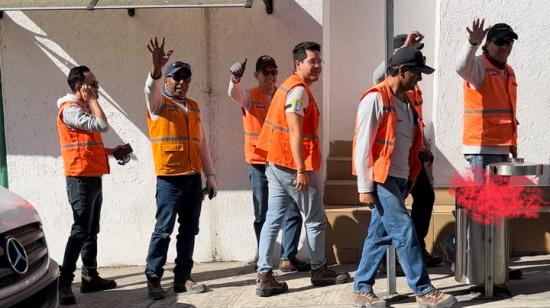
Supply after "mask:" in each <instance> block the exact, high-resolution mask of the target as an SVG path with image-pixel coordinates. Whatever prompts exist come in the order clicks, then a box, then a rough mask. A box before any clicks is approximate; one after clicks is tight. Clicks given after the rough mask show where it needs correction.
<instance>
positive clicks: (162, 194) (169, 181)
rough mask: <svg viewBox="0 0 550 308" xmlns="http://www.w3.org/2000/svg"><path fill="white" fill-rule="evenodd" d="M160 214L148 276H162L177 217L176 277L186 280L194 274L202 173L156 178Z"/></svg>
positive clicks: (147, 261) (156, 225) (147, 267)
mask: <svg viewBox="0 0 550 308" xmlns="http://www.w3.org/2000/svg"><path fill="white" fill-rule="evenodd" d="M156 197H157V214H156V220H157V222H156V224H155V230H154V231H153V234H152V235H151V242H150V244H149V252H148V253H147V260H146V266H145V275H146V276H147V277H148V278H161V277H162V274H163V273H164V269H163V267H164V264H165V263H166V254H167V252H168V245H169V244H170V235H171V234H172V231H173V230H174V225H175V223H176V216H177V218H178V224H179V227H178V235H177V236H176V252H177V257H176V267H174V279H178V280H184V279H187V278H189V276H190V275H191V269H192V268H193V250H194V249H195V236H196V235H197V234H199V218H200V214H201V205H202V198H203V195H202V180H201V176H200V174H193V175H179V176H158V177H157V195H156Z"/></svg>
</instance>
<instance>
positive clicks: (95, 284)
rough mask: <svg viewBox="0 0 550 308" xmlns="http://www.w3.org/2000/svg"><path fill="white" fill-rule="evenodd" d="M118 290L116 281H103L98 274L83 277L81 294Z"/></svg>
mask: <svg viewBox="0 0 550 308" xmlns="http://www.w3.org/2000/svg"><path fill="white" fill-rule="evenodd" d="M114 288H116V281H114V280H111V279H103V278H101V277H99V275H98V274H95V275H91V276H88V275H82V284H81V285H80V292H81V293H90V292H97V291H103V290H109V289H114Z"/></svg>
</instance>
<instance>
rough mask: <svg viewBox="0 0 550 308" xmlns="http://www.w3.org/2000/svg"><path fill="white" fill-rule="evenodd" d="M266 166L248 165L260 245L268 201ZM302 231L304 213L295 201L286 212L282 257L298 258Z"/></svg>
mask: <svg viewBox="0 0 550 308" xmlns="http://www.w3.org/2000/svg"><path fill="white" fill-rule="evenodd" d="M265 166H266V165H261V164H251V165H248V178H249V179H250V184H251V185H252V200H253V203H254V232H255V233H256V243H257V244H258V247H259V245H260V233H261V232H262V226H263V225H264V222H265V217H266V214H267V203H268V184H267V183H268V182H267V177H266V176H265ZM301 232H302V215H301V214H300V209H299V208H298V206H297V205H296V203H293V204H292V205H290V206H289V207H288V208H287V210H286V213H285V223H284V227H283V239H282V243H281V259H283V260H294V259H296V255H297V254H298V242H299V241H300V233H301Z"/></svg>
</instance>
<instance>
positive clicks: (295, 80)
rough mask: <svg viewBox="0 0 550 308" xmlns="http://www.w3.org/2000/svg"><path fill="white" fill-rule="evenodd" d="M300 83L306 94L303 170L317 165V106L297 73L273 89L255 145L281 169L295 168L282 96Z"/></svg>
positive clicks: (260, 152)
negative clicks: (273, 92) (271, 98)
mask: <svg viewBox="0 0 550 308" xmlns="http://www.w3.org/2000/svg"><path fill="white" fill-rule="evenodd" d="M297 86H302V87H304V88H305V89H306V93H307V95H308V96H309V105H308V107H307V108H306V111H305V115H304V123H303V127H302V129H303V132H302V133H303V142H302V145H303V149H304V152H303V159H304V163H305V169H306V171H316V170H319V169H320V167H321V150H320V148H319V135H318V129H319V108H318V107H317V103H316V102H315V98H314V97H313V94H312V93H311V90H310V89H309V87H308V86H307V85H306V83H305V81H304V80H303V79H302V78H301V77H299V76H298V75H292V76H290V77H289V78H288V79H287V80H285V82H283V84H281V86H280V87H279V88H277V91H275V95H274V96H273V100H272V101H271V105H270V106H269V110H268V112H267V116H266V119H265V122H264V126H263V127H262V131H261V133H260V137H259V138H258V143H257V144H256V150H255V152H256V153H257V154H259V155H260V156H262V157H264V158H266V160H267V161H268V162H271V163H273V164H276V165H278V166H282V167H285V168H289V169H293V170H297V169H298V168H297V166H296V163H295V162H294V157H293V156H292V151H291V149H290V136H289V133H288V123H287V122H286V111H285V105H286V97H287V94H288V92H289V91H290V90H291V89H293V88H294V87H297Z"/></svg>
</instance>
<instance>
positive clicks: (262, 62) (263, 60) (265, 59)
mask: <svg viewBox="0 0 550 308" xmlns="http://www.w3.org/2000/svg"><path fill="white" fill-rule="evenodd" d="M266 65H271V66H273V67H274V68H277V63H275V59H273V58H272V57H270V56H268V55H263V56H261V57H259V58H258V61H256V72H259V71H260V70H261V69H262V68H263V67H264V66H266Z"/></svg>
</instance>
